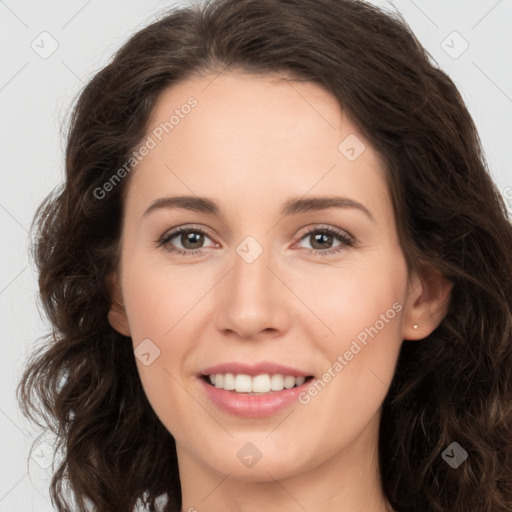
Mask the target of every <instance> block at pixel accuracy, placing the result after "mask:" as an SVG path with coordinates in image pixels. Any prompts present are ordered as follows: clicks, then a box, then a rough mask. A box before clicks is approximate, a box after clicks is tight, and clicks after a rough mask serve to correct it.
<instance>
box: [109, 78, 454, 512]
mask: <svg viewBox="0 0 512 512" xmlns="http://www.w3.org/2000/svg"><path fill="white" fill-rule="evenodd" d="M190 96H194V97H195V98H196V99H197V101H198V105H197V106H196V107H195V108H194V109H193V110H192V111H191V112H190V114H188V115H187V116H185V117H184V118H183V119H181V120H180V122H179V124H177V125H176V126H175V127H174V129H173V130H172V132H170V133H169V134H168V135H166V136H165V137H164V138H163V139H162V141H161V142H160V143H159V144H158V145H157V146H156V147H155V148H154V149H152V150H151V151H150V152H149V154H148V155H147V156H146V157H144V159H143V160H142V161H141V162H140V163H139V164H137V166H136V168H135V169H134V170H133V171H132V174H131V175H130V177H129V184H128V193H127V196H126V203H125V210H124V218H123V226H122V238H121V263H120V267H119V268H118V272H116V273H115V274H114V275H113V276H112V280H111V286H112V297H113V300H112V308H111V310H110V313H109V321H110V323H111V325H112V326H113V327H114V328H115V329H116V330H118V331H119V332H121V333H122V334H124V335H127V336H131V337H132V340H133V345H134V348H136V347H137V346H138V345H139V344H140V343H141V342H142V341H143V340H145V339H150V340H151V342H152V343H154V345H156V346H157V347H158V349H159V350H160V355H159V357H157V358H156V359H155V360H154V361H153V362H152V363H151V364H150V365H148V366H145V365H143V364H142V363H141V361H140V360H138V359H137V365H138V369H139V374H140V378H141V381H142V385H143V387H144V390H145V393H146V395H147V397H148V399H149V401H150V403H151V405H152V407H153V409H154V410H155V412H156V414H157V415H158V417H159V418H160V420H161V421H162V423H163V424H164V425H165V427H166V428H167V429H168V430H169V432H171V434H172V435H173V436H174V438H175V440H176V446H177V453H178V461H179V470H180V477H181V482H182V494H183V511H187V510H191V509H192V507H193V508H194V509H195V510H197V511H199V512H214V511H218V510H223V511H228V512H230V511H241V510H243V511H244V512H253V511H261V510H267V511H278V510H279V511H280V512H299V511H303V510H304V509H305V510H323V511H325V512H329V511H337V512H338V511H340V510H343V511H346V512H349V511H350V512H352V511H354V512H355V511H361V512H362V511H365V512H368V511H375V512H381V511H382V512H383V511H387V510H391V508H390V506H389V504H388V503H387V500H386V498H385V496H384V495H383V492H382V489H381V484H380V476H379V470H378V458H377V447H378V427H379V420H380V414H381V405H382V402H383V400H384V398H385V396H386V393H387V391H388V388H389V384H390V382H391V380H392V377H393V374H394V370H395V366H396V362H397V358H398V354H399V350H400V346H401V344H402V342H403V340H404V339H411V340H413V339H417V340H421V339H422V338H425V337H426V336H428V334H430V333H431V332H432V331H433V330H434V329H435V328H436V327H437V325H438V324H439V323H440V321H441V320H442V318H443V317H444V315H445V314H446V307H445V304H446V303H447V298H448V296H449V292H450V284H449V283H448V282H446V281H445V280H444V279H443V278H442V277H441V276H439V275H438V274H436V273H435V272H430V273H427V272H423V273H421V274H420V273H413V274H410V275H409V274H408V271H407V267H406V263H405V260H404V256H403V252H402V249H401V247H400V245H399V243H398V238H397V231H396V224H395V220H394V214H393V207H392V203H391V199H390V195H389V191H388V189H387V186H386V182H385V180H384V172H385V171H384V168H383V165H382V162H381V160H380V159H379V155H378V154H377V153H376V152H375V151H374V150H373V148H372V147H371V145H370V143H369V142H368V141H367V140H366V139H365V138H364V136H363V135H362V134H361V133H360V131H359V130H358V128H357V126H356V125H355V124H354V123H352V122H351V121H350V119H348V118H347V116H346V115H344V113H343V111H342V110H341V108H340V106H339V105H338V103H337V101H336V99H335V98H334V97H333V96H332V95H330V94H329V93H328V92H327V91H325V90H324V89H323V88H321V87H320V86H318V85H316V84H313V83H308V82H300V83H299V82H293V81H290V80H288V81H287V80H282V79H279V78H278V77H276V76H269V75H265V76H263V75H253V74H247V73H243V72H238V71H230V72H227V71H225V72H223V73H221V74H220V75H217V74H210V75H206V76H203V77H193V78H190V79H188V80H187V81H185V82H182V83H180V84H178V85H175V86H173V87H171V88H169V89H167V90H166V91H164V93H162V94H161V96H160V98H159V101H158V103H157V105H156V107H155V109H154V111H153V114H152V117H151V119H150V122H149V124H148V126H149V130H148V133H151V129H152V128H154V127H156V126H158V125H159V123H161V122H164V121H166V120H168V119H169V116H170V115H171V114H172V111H173V110H174V109H175V108H180V106H181V105H183V104H185V103H186V101H187V99H188V98H189V97H190ZM351 134H352V135H355V136H357V137H358V139H359V141H361V142H362V143H364V145H365V149H364V151H363V152H362V153H361V154H360V156H359V157H358V158H357V159H355V160H354V161H350V160H349V159H347V158H346V156H345V155H344V154H343V153H342V152H340V151H339V149H338V146H339V144H340V142H342V141H343V140H344V139H345V138H346V137H347V136H348V135H351ZM181 195H196V196H200V197H207V198H210V199H213V200H215V201H216V202H218V204H219V206H220V209H221V216H220V217H216V216H214V215H212V214H209V213H203V212H193V211H187V210H185V209H158V210H154V211H152V212H151V213H149V214H147V215H143V213H144V212H145V210H146V209H147V208H148V207H149V205H150V204H151V203H152V202H153V201H154V200H156V199H158V198H161V197H165V196H181ZM333 195H336V196H340V197H344V198H349V199H351V200H353V201H357V202H358V203H360V204H362V205H363V206H364V207H365V208H367V209H368V211H369V212H370V213H371V216H372V218H373V220H372V219H370V218H369V216H367V215H366V214H365V213H364V212H363V211H361V210H360V209H358V208H348V207H347V208H331V209H324V210H321V211H316V212H304V213H300V214H296V215H290V216H287V217H283V216H282V215H281V213H280V212H281V208H282V205H283V204H284V203H285V202H286V201H287V200H289V199H291V198H311V197H319V196H333ZM190 224H192V225H193V227H195V228H197V227H199V228H201V229H203V230H205V231H206V232H207V235H206V236H205V238H204V241H203V244H202V247H203V249H202V253H201V254H199V255H195V256H185V255H179V254H176V253H172V252H169V251H168V250H166V248H165V247H158V246H157V244H156V241H157V240H158V239H159V238H160V237H161V236H162V235H163V234H165V233H167V232H170V230H171V229H172V228H175V227H178V226H183V225H190ZM322 227H324V228H325V227H333V228H335V229H336V228H337V229H338V230H341V231H342V232H343V233H348V234H350V236H351V237H353V239H355V244H354V245H352V246H347V245H344V244H343V242H342V241H340V240H339V239H337V238H336V237H333V238H332V239H331V240H329V239H328V240H327V241H323V242H322V241H320V244H318V243H317V244H316V245H315V238H314V235H315V233H313V234H310V235H306V233H307V231H308V230H309V229H310V228H318V229H319V230H320V232H321V228H322ZM248 236H251V237H253V238H254V239H255V240H256V241H257V243H258V244H259V245H260V246H261V248H263V253H262V254H261V255H260V256H259V257H258V258H257V259H256V260H255V261H254V262H252V263H247V262H246V261H245V260H244V259H243V258H242V257H241V256H239V254H238V253H237V252H236V249H237V247H238V246H239V245H240V244H241V242H242V241H244V239H245V238H246V237H248ZM172 243H173V244H174V247H176V248H178V249H182V250H183V249H185V250H187V249H188V250H189V251H193V250H194V247H201V244H200V243H199V244H198V245H195V246H194V245H193V244H192V245H191V244H189V245H186V244H187V239H186V238H185V237H180V236H177V237H174V238H173V239H172ZM340 244H341V245H340ZM169 246H171V243H170V242H169V243H168V247H169ZM340 247H341V250H340V251H339V252H337V253H334V254H330V255H322V254H320V253H321V252H322V251H323V252H325V251H327V250H329V249H333V248H338V249H339V248H340ZM311 249H316V250H317V252H316V253H314V252H313V253H310V254H308V250H311ZM251 250H253V249H251ZM396 303H398V304H399V305H400V306H401V311H400V312H398V313H397V314H396V316H395V317H394V318H393V319H392V320H390V321H389V322H387V323H386V324H385V327H384V328H382V329H381V330H380V331H379V332H378V334H377V335H376V336H375V337H373V338H369V339H368V343H367V345H366V346H363V348H362V350H361V351H359V352H358V353H357V354H356V355H355V356H354V357H353V358H352V360H350V361H348V362H347V364H346V366H344V367H343V370H342V371H340V372H339V373H337V374H336V376H335V377H334V378H332V379H331V381H330V382H329V383H328V384H327V385H326V386H325V388H324V389H323V390H322V391H321V392H320V393H318V395H317V396H315V397H314V398H312V399H311V401H310V402H309V403H307V404H301V403H299V402H294V403H293V404H292V406H290V407H288V408H286V409H285V410H284V411H283V412H279V413H278V414H275V415H272V416H270V417H267V418H260V419H247V418H240V417H237V416H234V415H231V414H228V413H226V412H223V411H221V410H219V409H218V408H217V407H216V406H215V405H214V404H213V403H212V402H211V401H210V400H209V399H208V398H207V397H206V395H205V393H204V391H203V389H202V387H201V386H200V382H199V380H198V377H197V373H198V372H199V370H200V369H201V368H204V367H206V366H211V365H213V364H219V363H223V362H229V361H245V362H248V363H254V362H257V361H258V362H259V361H275V362H279V363H282V364H287V365H290V366H293V367H296V368H299V369H302V370H304V371H306V372H307V373H308V374H309V375H314V376H315V377H317V378H321V376H322V375H323V374H324V372H326V371H327V370H328V368H329V367H332V365H333V363H334V362H335V361H336V360H337V358H338V356H339V355H343V354H344V353H345V352H346V351H347V350H348V349H349V348H350V346H351V343H352V341H353V340H355V339H356V338H357V336H358V334H360V333H361V332H362V331H364V329H365V328H366V327H369V326H373V325H375V323H376V321H377V320H379V318H381V315H382V314H385V313H386V311H387V310H389V309H390V308H392V305H393V304H396ZM414 324H417V325H418V328H417V329H414V327H413V326H414ZM248 442H251V443H253V444H254V445H255V446H256V447H257V448H258V449H259V451H260V452H261V454H262V457H261V459H260V460H259V461H258V462H257V463H256V464H255V465H254V466H252V467H250V468H248V467H246V466H245V465H244V464H242V463H241V462H240V460H239V459H238V458H237V456H236V454H237V452H238V451H239V450H240V449H241V447H242V446H244V445H245V444H246V443H248ZM162 449H165V447H162Z"/></svg>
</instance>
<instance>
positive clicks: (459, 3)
mask: <svg viewBox="0 0 512 512" xmlns="http://www.w3.org/2000/svg"><path fill="white" fill-rule="evenodd" d="M183 3H184V2H183V1H181V2H179V1H175V2H172V1H169V0H168V1H158V0H123V1H121V0H106V1H103V2H100V1H99V0H72V1H69V0H67V1H64V0H49V1H45V2H39V3H36V2H33V1H30V0H5V1H2V0H0V41H1V49H2V58H1V59H0V109H1V117H0V119H1V123H0V143H1V151H0V159H1V164H0V172H1V185H0V234H1V270H0V325H1V329H2V333H1V335H2V340H1V345H0V347H1V352H0V443H1V444H0V449H1V451H0V453H1V455H0V512H28V511H34V512H49V511H51V510H53V509H52V506H51V502H50V499H49V494H48V484H49V477H50V469H51V468H50V467H48V465H49V461H50V459H51V449H50V448H49V447H50V444H48V442H47V441H44V440H40V441H38V444H37V445H36V446H37V449H36V450H35V452H34V453H33V455H32V457H30V458H29V448H30V445H31V444H32V442H33V440H34V439H35V437H36V435H37V434H39V433H40V432H39V431H38V430H37V429H36V428H35V427H33V426H32V425H30V424H29V423H28V422H27V421H26V420H25V419H24V418H22V417H21V415H20V412H19V409H18V407H17V403H16V398H15V388H16V385H17V383H18V380H19V377H20V375H21V371H22V369H23V367H24V365H25V361H26V358H27V356H28V354H29V353H30V351H31V349H32V348H33V346H34V343H36V341H37V340H38V339H39V338H41V337H42V336H43V335H44V334H46V332H47V331H48V324H47V321H46V319H45V318H44V317H42V316H41V314H40V308H39V307H38V304H37V276H36V274H35V272H34V268H33V264H32V262H31V261H30V259H29V254H28V241H29V239H28V231H29V228H30V224H31V221H32V218H33V215H34V212H35V209H36V207H37V206H38V205H39V203H40V202H41V201H42V200H43V198H44V197H45V196H46V195H47V194H48V193H49V192H50V191H51V190H52V189H53V188H54V187H55V186H56V185H58V184H59V183H60V182H61V181H62V179H63V171H64V168H63V152H64V148H65V139H64V137H63V133H64V128H65V127H66V123H67V121H68V115H69V112H70V108H71V106H72V104H73V103H74V101H75V100H76V97H77V94H78V93H79V92H80V90H81V89H82V87H83V85H84V84H85V83H87V81H88V80H89V79H90V78H91V77H92V75H93V74H94V73H95V72H96V71H98V70H99V69H100V68H101V67H102V66H104V65H105V64H106V63H107V62H108V60H109V59H110V58H111V56H112V55H113V53H114V52H115V51H116V50H117V49H118V48H119V47H120V46H121V44H122V43H123V42H125V41H126V39H127V38H128V37H129V36H130V35H132V34H133V33H134V32H136V31H137V30H138V29H140V28H142V27H143V26H145V25H147V24H148V23H150V22H151V21H153V20H154V19H155V17H156V16H157V15H159V14H161V13H162V12H163V11H165V10H166V9H168V8H169V7H171V6H173V5H179V4H183ZM372 3H376V4H378V5H381V6H382V7H383V8H385V9H390V10H393V9H396V10H398V11H400V12H401V13H402V14H403V16H404V17H405V19H406V20H407V22H408V23H409V24H410V26H411V27H412V29H413V31H414V32H415V33H416V35H417V37H418V38H419V40H420V41H421V42H422V44H423V45H424V46H425V47H426V48H427V50H428V51H429V53H430V54H431V56H432V57H433V59H435V60H436V61H437V63H438V65H439V66H440V67H441V68H443V69H444V70H445V71H446V72H447V73H448V74H449V75H450V76H451V77H452V79H453V80H454V82H455V83H456V85H457V86H458V88H459V90H460V91H461V92H462V94H463V97H464V99H465V101H466V104H467V106H468V108H469V110H470V112H471V114H472V116H473V118H474V120H475V123H476V125H477V127H478V130H479V133H480V137H481V139H482V143H483V147H484V150H485V154H486V157H487V160H488V163H489V167H490V170H491V173H492V176H493V178H494V180H495V181H496V183H497V184H498V186H499V188H500V190H501V191H502V193H503V195H504V196H505V197H506V198H507V200H508V204H509V207H510V208H511V209H512V141H511V135H512V130H511V128H510V123H511V119H512V62H511V60H512V59H511V53H510V48H512V31H511V30H510V26H511V25H512V1H510V0H450V2H447V1H445V0H414V1H413V0H395V1H394V2H387V1H378V0H375V1H374V2H372Z"/></svg>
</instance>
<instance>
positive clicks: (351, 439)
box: [19, 0, 512, 512]
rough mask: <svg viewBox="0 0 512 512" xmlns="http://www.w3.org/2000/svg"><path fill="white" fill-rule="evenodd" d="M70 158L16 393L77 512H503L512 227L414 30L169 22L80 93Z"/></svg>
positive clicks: (319, 10)
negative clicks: (44, 326)
mask: <svg viewBox="0 0 512 512" xmlns="http://www.w3.org/2000/svg"><path fill="white" fill-rule="evenodd" d="M66 170H67V176H66V182H65V184H64V185H63V187H62V188H61V189H60V190H59V191H57V192H56V193H55V194H52V195H51V196H49V197H48V198H47V200H46V201H45V202H44V203H43V205H41V207H40V209H39V210H38V212H37V216H36V224H35V227H36V229H37V238H36V243H35V246H34V254H35V261H36V262H37V265H38V268H39V272H40V291H41V297H42V300H43V303H44V306H45V309H46V312H47V314H48V315H49V318H50V319H51V321H52V324H53V326H54V332H53V333H52V336H51V339H50V342H49V344H48V345H47V346H45V347H43V348H42V349H41V351H40V352H39V353H38V354H35V355H34V356H33V358H32V360H31V361H30V364H29V366H28V368H27V370H26V372H25V375H24V376H23V378H22V381H21V383H20V389H19V391H20V393H19V395H20V400H21V401H22V405H23V407H24V411H25V413H26V414H28V415H31V417H32V418H33V419H37V417H38V416H42V417H43V418H44V419H45V421H46V422H47V423H48V424H49V425H51V426H53V428H54V429H55V432H56V434H57V436H58V439H59V441H60V447H61V448H62V449H63V458H62V460H61V461H59V462H60V466H59V467H58V469H57V471H56V473H55V475H54V477H53V481H52V488H51V491H52V499H53V500H54V502H55V504H56V506H57V509H58V510H59V511H64V510H69V508H70V506H71V505H70V503H71V501H70V500H71V497H70V496H72V498H73V499H74V500H75V501H76V505H75V508H74V509H73V510H80V511H82V510H86V509H87V506H88V505H90V504H92V505H94V506H95V507H96V510H101V511H126V510H133V509H134V507H135V506H136V505H137V504H138V505H143V506H145V507H146V509H148V510H156V507H157V505H158V503H159V500H158V499H157V498H158V497H163V498H165V499H164V501H165V503H163V504H162V506H163V507H164V510H166V511H180V510H181V511H187V510H188V511H192V510H197V511H199V512H202V511H219V510H222V511H231V510H233V511H234V510H243V511H246V512H250V511H253V510H261V509H262V508H263V507H265V509H267V510H280V511H292V510H293V511H295V510H325V511H331V510H332V511H338V510H347V511H349V510H350V511H352V510H354V511H355V510H365V511H366V510H374V511H379V512H380V511H388V510H395V511H399V512H405V511H414V512H416V511H426V510H431V511H450V512H466V511H467V510H475V511H479V512H480V511H481V512H490V511H492V512H498V511H499V512H501V511H506V510H510V509H511V507H512V485H511V484H512V464H511V462H512V459H511V455H512V435H511V434H512V432H511V419H512V414H511V404H512V400H511V399H512V389H511V368H512V343H511V342H512V339H511V337H512V333H511V304H512V262H511V258H510V254H511V253H512V227H511V225H510V223H509V222H508V219H507V215H506V208H505V205H504V202H503V200H502V199H501V197H500V195H499V193H498V192H497V190H496V187H495V186H494V184H493V182H492V180H491V178H490V176H489V174H488V172H487V170H486V164H485V161H484V158H483V156H482V154H481V149H480V144H479V139H478V135H477V132H476V129H475V126H474V124H473V121H472V119H471V117H470V115H469V113H468V111H467V109H466V107H465V106H464V103H463V101H462V98H461V96H460V94H459V93H458V91H457V89H456V88H455V86H454V84H453V82H452V81H451V80H450V79H449V78H448V77H447V76H446V74H444V73H443V72H442V71H441V70H439V69H438V68H437V67H435V66H434V65H433V64H432V63H431V62H430V60H429V58H428V56H427V54H426V52H425V50H424V49H423V48H422V47H421V45H420V44H419V43H418V41H417V40H416V39H415V37H414V36H413V35H412V34H411V32H410V31H409V29H408V28H407V27H406V25H405V24H404V23H403V21H401V20H400V19H399V18H397V17H393V16H391V15H389V14H385V13H384V12H381V11H380V10H378V9H377V8H375V7H373V6H370V5H368V4H366V3H363V2H359V1H354V0H337V1H335V0H317V1H315V2H313V1H312V0H293V1H292V0H258V1H256V0H237V1H235V0H219V1H213V2H210V3H208V4H205V5H204V6H202V7H193V8H192V7H190V8H187V9H179V10H175V11H172V12H171V13H170V14H169V15H168V16H166V17H165V18H163V19H161V20H160V21H158V22H156V23H153V24H152V25H150V26H149V27H147V28H145V29H143V30H141V31H140V32H139V33H137V34H136V35H135V36H133V37H132V38H131V39H130V40H129V41H128V42H127V43H126V44H125V46H124V47H123V48H122V49H121V50H120V51H119V52H118V53H117V55H116V56H115V58H114V59H113V61H112V62H111V63H110V64H109V65H108V66H106V67H105V68H104V69H103V70H101V71H100V72H99V73H98V74H97V75H96V76H95V77H94V78H93V80H92V81H91V82H90V83H89V84H88V85H87V86H86V88H85V89H84V91H83V93H82V94H81V96H80V99H79V101H78V103H77V105H76V108H75V111H74V115H73V120H72V126H71V130H70V133H69V139H68V146H67V155H66ZM304 243H306V244H308V245H307V246H304V245H303V244H304ZM324 244H326V245H324ZM37 399H39V400H40V401H41V404H42V406H43V409H42V410H38V405H37V404H38V402H37ZM65 484H66V485H67V484H69V486H70V490H71V493H70V494H66V492H65V490H64V485H65Z"/></svg>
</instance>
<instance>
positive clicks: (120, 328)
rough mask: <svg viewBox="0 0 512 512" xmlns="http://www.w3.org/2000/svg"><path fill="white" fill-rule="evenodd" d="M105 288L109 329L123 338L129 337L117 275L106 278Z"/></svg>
mask: <svg viewBox="0 0 512 512" xmlns="http://www.w3.org/2000/svg"><path fill="white" fill-rule="evenodd" d="M107 287H108V290H109V295H110V309H109V311H108V322H109V324H110V325H111V327H112V328H113V329H114V330H116V331H117V332H118V333H120V334H122V335H123V336H128V337H129V336H131V333H130V326H129V324H128V317H127V315H126V309H125V307H124V303H123V297H122V293H121V287H120V285H119V278H118V275H117V273H115V274H110V275H109V276H108V277H107Z"/></svg>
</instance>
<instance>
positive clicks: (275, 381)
mask: <svg viewBox="0 0 512 512" xmlns="http://www.w3.org/2000/svg"><path fill="white" fill-rule="evenodd" d="M208 377H209V379H210V383H211V384H212V385H213V386H215V387H216V388H222V389H225V390H226V391H236V392H237V393H268V392H270V391H282V390H283V389H291V388H293V387H294V386H301V385H302V384H304V382H305V381H306V377H294V376H293V375H281V374H279V373H278V374H274V375H272V376H271V375H269V374H267V373H265V374H262V375H256V376H255V377H251V376H250V375H245V374H239V375H234V374H232V373H224V374H223V373H217V374H215V375H209V376H208Z"/></svg>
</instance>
